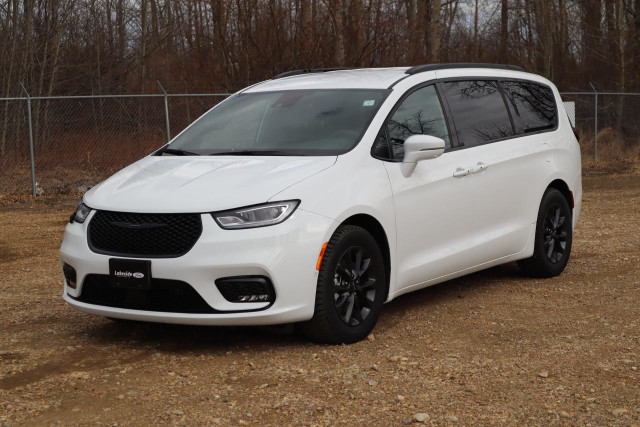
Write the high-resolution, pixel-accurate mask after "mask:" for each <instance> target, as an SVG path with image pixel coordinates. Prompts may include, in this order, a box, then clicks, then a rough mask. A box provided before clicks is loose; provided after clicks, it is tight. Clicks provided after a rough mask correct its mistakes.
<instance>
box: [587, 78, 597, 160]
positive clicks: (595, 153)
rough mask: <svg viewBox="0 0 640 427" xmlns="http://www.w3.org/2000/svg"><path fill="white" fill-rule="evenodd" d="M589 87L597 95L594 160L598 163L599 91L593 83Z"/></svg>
mask: <svg viewBox="0 0 640 427" xmlns="http://www.w3.org/2000/svg"><path fill="white" fill-rule="evenodd" d="M589 86H591V89H593V93H594V94H595V102H594V104H595V107H594V109H595V114H594V123H593V127H594V137H593V159H594V161H596V162H597V161H598V90H597V89H596V87H595V86H594V85H593V83H591V82H589Z"/></svg>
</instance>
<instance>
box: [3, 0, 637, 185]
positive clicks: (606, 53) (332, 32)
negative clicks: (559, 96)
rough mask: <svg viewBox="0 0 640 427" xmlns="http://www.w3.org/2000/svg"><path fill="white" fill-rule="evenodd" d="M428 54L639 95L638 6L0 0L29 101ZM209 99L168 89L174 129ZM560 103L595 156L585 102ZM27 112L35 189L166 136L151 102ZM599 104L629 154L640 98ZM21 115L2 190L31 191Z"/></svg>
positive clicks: (547, 0)
mask: <svg viewBox="0 0 640 427" xmlns="http://www.w3.org/2000/svg"><path fill="white" fill-rule="evenodd" d="M435 62H494V63H509V64H515V65H521V66H523V67H524V68H525V69H526V70H528V71H532V72H535V73H538V74H542V75H544V76H546V77H549V78H550V79H551V80H553V81H554V82H555V83H556V85H557V86H558V88H559V89H560V90H562V91H576V90H577V91H584V90H590V88H591V84H593V85H594V86H595V87H597V88H598V90H600V91H618V92H630V91H636V92H640V0H207V1H204V0H0V98H2V97H5V98H6V97H16V96H24V91H23V89H22V87H21V85H20V84H21V83H22V84H24V86H25V88H26V90H28V92H29V93H30V95H31V96H32V97H39V96H40V97H42V96H51V95H105V94H108V95H113V94H150V93H155V94H158V93H161V92H160V88H159V87H158V85H157V83H156V81H157V80H158V81H160V82H161V83H162V85H163V86H164V88H165V89H166V90H167V91H168V92H170V93H174V94H175V93H211V92H232V91H235V90H237V89H239V88H242V87H245V86H247V85H250V84H252V83H254V82H257V81H261V80H264V79H267V78H270V77H272V76H273V75H275V74H277V73H280V72H283V71H287V70H292V69H299V68H316V67H335V66H345V67H376V66H394V65H413V64H420V63H435ZM221 99H222V98H220V97H218V98H215V97H207V98H204V97H202V98H194V97H189V98H186V97H184V98H177V97H176V98H171V100H170V102H169V110H170V121H171V127H172V129H171V130H172V132H171V133H172V134H173V135H175V134H176V132H178V131H179V130H181V129H182V128H184V126H186V125H187V124H188V123H190V122H191V121H193V120H194V119H195V118H196V117H198V115H200V114H202V113H203V112H204V111H206V110H207V109H208V108H210V107H211V106H213V105H215V104H216V103H217V102H219V101H220V100H221ZM568 100H574V101H576V109H577V111H576V117H577V119H578V128H579V130H580V131H581V133H582V135H583V138H582V140H581V142H582V145H583V153H584V154H585V155H586V158H593V154H592V153H593V150H594V148H593V147H594V144H593V134H594V132H593V129H594V114H593V110H594V103H593V101H594V98H593V96H591V95H587V96H578V97H569V98H568ZM31 111H32V124H33V128H34V131H33V133H34V140H35V141H34V146H35V162H36V169H37V170H38V171H39V176H40V178H39V180H40V182H41V183H42V182H45V181H46V182H45V184H44V185H45V188H46V187H49V188H51V187H56V188H57V187H60V188H69V184H68V183H69V182H70V181H71V178H70V176H75V175H73V174H74V173H75V174H78V173H79V172H78V171H79V170H82V171H83V172H82V174H83V176H86V172H87V171H88V172H91V173H93V174H95V175H96V177H104V176H105V175H108V174H109V173H112V172H113V171H114V170H117V169H119V168H120V167H123V166H124V165H126V164H128V163H131V162H132V161H134V160H136V159H138V158H140V157H141V156H143V155H145V154H148V153H149V152H150V151H151V150H153V149H154V148H155V147H158V146H159V144H161V143H162V142H163V140H166V132H165V111H164V106H163V101H162V99H161V98H154V99H150V98H118V99H114V98H110V99H104V98H103V99H90V100H89V99H84V100H44V99H34V100H33V103H32V106H31ZM599 111H600V120H599V121H598V124H599V126H598V131H599V132H602V137H601V139H600V140H601V149H600V151H599V152H601V153H602V154H604V156H603V157H604V158H612V159H625V160H629V159H631V160H633V159H635V160H633V161H636V160H637V159H638V158H639V157H640V154H639V153H640V143H639V137H640V126H639V125H638V123H637V122H638V121H637V117H638V114H640V96H635V97H632V96H601V97H600V103H599ZM28 123H29V122H28V106H27V103H26V102H25V101H24V100H22V101H7V100H1V101H0V166H1V167H0V175H2V174H3V173H2V170H4V171H5V172H4V174H5V175H6V176H5V178H3V180H4V186H3V183H2V182H0V192H1V191H17V192H18V193H21V192H23V191H25V188H26V187H27V186H28V185H29V184H28V182H30V180H29V179H27V177H26V173H27V172H28V161H29V157H30V156H29V138H28ZM607 153H609V154H607ZM116 160H117V161H116ZM71 165H72V166H73V167H72V169H73V171H71V172H69V174H70V175H64V176H63V175H62V170H63V169H64V168H68V169H69V168H70V167H71ZM43 172H46V173H51V174H53V175H52V176H55V177H56V178H55V180H53V181H51V180H49V181H47V180H48V178H46V179H45V176H47V175H43ZM72 172H73V173H72ZM23 174H24V176H23ZM16 177H18V178H16ZM52 179H53V178H52ZM97 179H98V178H95V179H93V180H91V182H94V181H95V180H97ZM16 180H17V181H16ZM10 181H11V182H10ZM13 181H16V182H15V183H13ZM7 183H9V184H7ZM5 187H7V188H9V190H7V188H5ZM72 187H73V188H75V186H72ZM11 189H15V190H11ZM65 191H66V190H65Z"/></svg>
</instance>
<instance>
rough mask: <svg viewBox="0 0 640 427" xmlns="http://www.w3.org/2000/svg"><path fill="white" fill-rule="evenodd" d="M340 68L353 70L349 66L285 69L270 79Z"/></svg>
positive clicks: (338, 69)
mask: <svg viewBox="0 0 640 427" xmlns="http://www.w3.org/2000/svg"><path fill="white" fill-rule="evenodd" d="M340 70H353V68H349V67H337V68H308V69H304V70H293V71H286V72H284V73H280V74H277V75H275V76H273V77H271V80H275V79H281V78H283V77H291V76H297V75H300V74H311V73H326V72H328V71H340Z"/></svg>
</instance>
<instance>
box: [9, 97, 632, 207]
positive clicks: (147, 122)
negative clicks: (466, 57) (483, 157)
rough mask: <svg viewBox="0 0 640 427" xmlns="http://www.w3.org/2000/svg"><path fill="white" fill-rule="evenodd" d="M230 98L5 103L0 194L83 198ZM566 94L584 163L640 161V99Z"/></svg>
mask: <svg viewBox="0 0 640 427" xmlns="http://www.w3.org/2000/svg"><path fill="white" fill-rule="evenodd" d="M228 95H229V94H226V93H220V94H181V95H178V94H153V95H152V94H148V95H111V96H58V97H33V98H30V97H28V96H25V97H22V98H0V194H3V193H13V194H28V193H32V194H43V193H44V194H51V193H54V194H71V193H76V192H80V193H82V192H84V191H86V189H87V188H89V187H91V186H92V185H95V184H96V183H98V182H100V181H101V180H103V179H105V178H106V177H108V176H109V175H111V174H113V173H114V172H115V171H117V170H119V169H121V168H123V167H124V166H126V165H128V164H130V163H132V162H134V161H135V160H137V159H139V158H141V157H143V156H145V155H147V154H148V153H150V152H152V151H154V150H155V149H157V148H158V147H160V146H161V145H163V144H164V143H165V142H166V141H167V140H168V139H169V137H170V136H175V135H177V134H178V133H179V132H180V131H181V130H182V129H184V128H185V127H186V126H187V125H188V124H190V123H191V122H193V121H194V120H195V119H196V118H198V117H199V116H200V115H202V114H203V113H204V112H205V111H207V110H208V109H210V108H211V107H213V106H214V105H216V104H217V103H218V102H220V101H221V100H223V99H224V98H225V97H226V96H228ZM562 97H563V100H564V101H565V106H566V107H567V111H568V113H569V115H570V116H573V117H572V119H574V120H575V125H576V128H577V129H578V132H579V134H580V136H581V138H580V143H581V147H582V152H583V156H584V157H585V159H587V160H588V159H594V160H595V161H597V160H598V159H601V160H602V159H604V160H610V159H625V158H629V159H634V160H637V159H638V158H639V157H640V120H639V118H640V94H633V93H623V94H619V93H609V92H607V93H603V92H599V93H596V92H571V93H569V92H567V93H563V94H562ZM572 109H573V111H572ZM572 112H573V115H572ZM30 134H31V137H30ZM31 149H32V150H33V152H31ZM35 181H37V185H36V186H35V187H34V184H33V183H34V182H35Z"/></svg>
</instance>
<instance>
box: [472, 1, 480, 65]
mask: <svg viewBox="0 0 640 427" xmlns="http://www.w3.org/2000/svg"><path fill="white" fill-rule="evenodd" d="M478 2H479V0H476V4H475V10H474V13H473V60H474V61H479V60H480V43H479V40H478Z"/></svg>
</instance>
